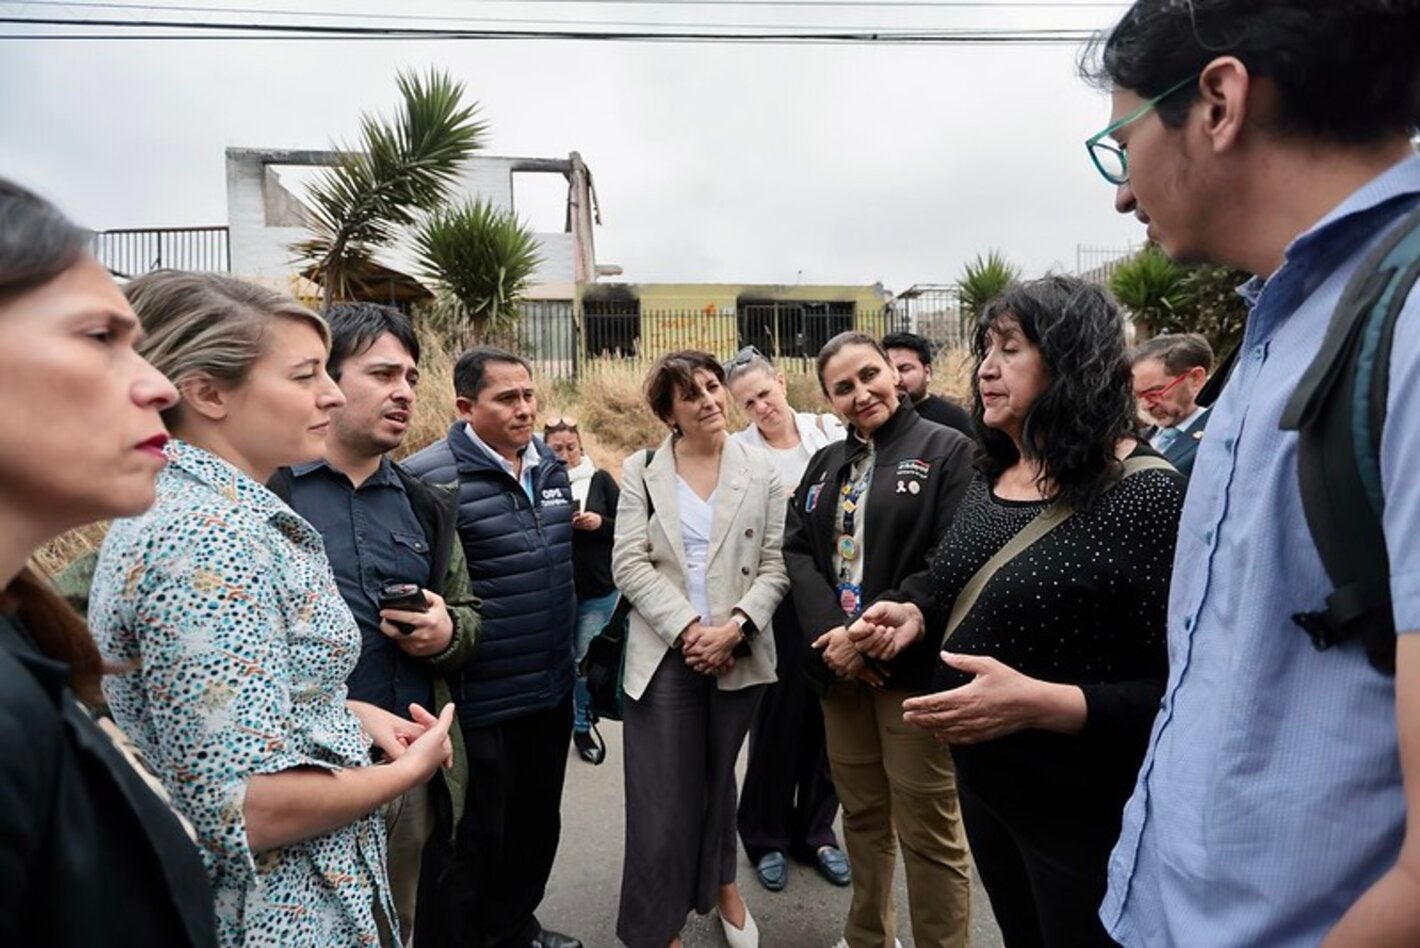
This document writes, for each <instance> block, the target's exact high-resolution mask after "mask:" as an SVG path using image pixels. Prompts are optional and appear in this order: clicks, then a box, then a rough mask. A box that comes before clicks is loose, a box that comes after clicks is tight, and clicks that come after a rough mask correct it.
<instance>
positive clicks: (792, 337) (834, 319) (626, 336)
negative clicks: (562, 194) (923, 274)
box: [579, 283, 891, 358]
mask: <svg viewBox="0 0 1420 948" xmlns="http://www.w3.org/2000/svg"><path fill="white" fill-rule="evenodd" d="M580 290H581V292H580V294H579V295H580V304H581V305H580V307H579V308H580V310H581V313H582V320H583V326H582V338H583V340H584V341H585V346H586V353H587V354H588V355H593V356H595V355H597V354H600V353H608V352H620V353H623V354H640V355H648V354H654V353H662V352H668V351H671V350H674V349H689V348H694V349H705V350H708V351H710V352H713V353H716V354H717V355H721V356H724V355H728V354H729V353H732V352H734V351H735V350H736V349H738V348H739V347H740V346H742V345H753V346H755V347H757V348H759V349H760V350H761V351H762V352H765V353H767V354H770V355H774V356H778V357H788V358H811V357H812V356H813V355H814V354H816V353H817V352H818V350H819V348H820V347H822V345H823V344H824V343H825V342H827V341H828V340H829V339H831V338H832V337H833V336H835V335H837V334H838V333H840V332H843V331H845V330H848V329H858V330H861V331H863V332H868V333H871V334H873V335H881V334H882V333H883V332H884V331H885V330H886V322H887V307H888V303H889V301H890V299H891V295H890V294H889V293H888V292H887V291H886V290H884V289H883V288H882V286H881V284H878V285H873V286H822V285H816V286H805V285H795V286H784V285H773V284H737V283H639V284H637V283H621V284H590V285H584V286H582V287H581V288H580Z"/></svg>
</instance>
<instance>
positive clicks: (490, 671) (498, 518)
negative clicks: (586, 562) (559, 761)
mask: <svg viewBox="0 0 1420 948" xmlns="http://www.w3.org/2000/svg"><path fill="white" fill-rule="evenodd" d="M530 450H535V451H537V452H538V457H539V459H540V460H539V463H538V465H537V467H536V468H534V472H533V496H534V497H535V498H536V503H529V502H528V495H527V494H526V493H525V492H524V491H523V488H522V486H521V485H520V484H518V482H517V481H516V480H514V479H513V477H512V475H510V474H509V473H508V472H507V471H506V470H504V469H503V468H502V467H501V466H500V465H498V464H497V463H496V462H495V461H494V460H493V459H492V458H491V457H489V456H488V455H487V453H485V452H484V451H483V449H482V448H480V447H479V446H478V445H476V444H474V443H473V441H472V440H471V439H470V438H469V436H468V434H467V433H466V432H465V431H464V422H461V421H460V422H456V423H455V424H454V426H453V427H452V428H450V429H449V434H448V436H447V437H445V438H444V439H443V440H442V441H436V442H434V443H433V444H431V445H429V446H428V447H427V448H425V449H424V450H422V451H420V452H419V453H418V454H415V455H414V456H412V457H410V458H409V459H407V460H406V461H405V462H404V466H405V469H406V470H408V471H410V472H412V473H413V474H414V475H415V476H417V477H419V478H420V479H422V480H425V481H428V482H429V483H433V484H441V483H443V484H446V483H448V482H450V481H453V480H457V481H458V485H459V537H460V538H461V539H462V540H463V547H464V552H465V553H467V554H468V573H469V578H470V579H471V580H472V583H473V593H474V595H476V596H478V597H479V598H480V599H482V600H483V638H482V641H481V642H480V643H479V646H478V655H477V657H476V658H475V659H474V660H473V662H472V663H470V664H469V665H468V667H467V668H465V669H464V671H463V672H462V673H460V674H457V675H455V676H454V677H453V678H452V679H451V680H450V682H449V684H450V686H451V688H452V690H453V695H454V701H455V702H456V703H457V704H458V708H459V721H460V723H462V724H463V725H464V726H466V727H479V726H483V725H488V724H494V723H497V722H498V721H505V720H508V719H510V718H516V717H519V716H521V715H525V714H530V713H532V712H534V711H543V710H546V709H548V708H552V707H556V706H557V705H558V704H559V703H560V702H561V701H562V700H563V699H565V698H566V697H567V694H568V692H569V691H571V689H572V626H573V624H574V622H575V620H576V594H575V592H574V590H573V586H572V484H571V481H570V480H569V479H568V477H567V468H566V466H565V465H564V464H563V463H562V462H561V461H560V460H558V458H557V455H555V454H553V453H552V450H551V449H550V448H548V447H547V445H545V444H543V443H542V440H541V439H539V438H534V439H533V443H532V445H531V447H530Z"/></svg>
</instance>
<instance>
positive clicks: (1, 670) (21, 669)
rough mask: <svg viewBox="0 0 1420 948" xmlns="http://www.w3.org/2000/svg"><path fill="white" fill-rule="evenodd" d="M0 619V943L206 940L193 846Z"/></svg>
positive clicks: (209, 940)
mask: <svg viewBox="0 0 1420 948" xmlns="http://www.w3.org/2000/svg"><path fill="white" fill-rule="evenodd" d="M67 677H68V670H67V668H66V666H64V665H63V664H61V663H59V662H55V661H52V660H50V659H48V658H45V657H44V656H43V655H41V654H39V652H38V651H37V650H36V649H35V647H34V645H33V643H32V642H31V641H30V639H29V637H28V636H27V635H26V634H25V632H24V631H23V629H22V628H21V627H20V626H19V625H18V624H17V623H15V622H14V620H11V619H9V618H7V617H5V616H0V945H16V946H18V945H36V946H39V945H43V946H46V948H48V946H68V945H75V946H88V945H113V944H125V945H202V946H206V945H215V944H216V943H217V937H216V934H215V924H216V923H215V921H214V918H213V911H212V890H211V888H210V887H209V885H208V882H207V871H206V869H204V868H203V864H202V857H201V855H199V853H198V850H197V847H196V845H195V844H193V842H192V841H191V840H190V839H189V838H188V836H187V834H186V833H185V832H184V831H183V828H182V825H181V824H180V823H179V822H178V821H177V819H176V817H174V816H173V814H172V811H170V810H169V809H168V807H167V805H166V804H165V803H163V801H162V800H160V799H158V797H157V796H155V795H154V794H153V792H152V791H151V790H149V789H148V786H147V785H146V784H145V783H144V782H143V780H142V779H141V778H140V777H139V776H138V774H137V773H135V772H134V770H133V768H132V767H131V766H130V765H129V763H128V761H127V760H125V759H124V757H123V755H122V754H121V753H119V751H118V749H117V748H116V747H114V745H113V742H112V741H111V740H110V739H109V738H108V736H107V735H105V734H104V733H103V732H102V731H100V730H99V728H98V726H97V725H96V724H95V723H94V721H93V719H92V718H90V717H89V715H88V713H87V712H85V711H84V709H83V708H82V707H81V706H80V705H79V703H78V701H76V700H75V698H74V696H73V694H72V693H71V692H70V691H69V688H68V686H67V685H66V684H65V682H66V681H67Z"/></svg>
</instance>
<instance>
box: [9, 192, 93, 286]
mask: <svg viewBox="0 0 1420 948" xmlns="http://www.w3.org/2000/svg"><path fill="white" fill-rule="evenodd" d="M88 246H89V232H88V231H87V230H84V229H83V228H82V227H78V226H76V225H75V224H73V223H71V222H70V221H69V219H68V218H67V217H65V216H64V215H63V214H62V213H60V211H59V209H58V208H57V207H55V206H54V205H53V204H50V203H49V202H48V201H46V200H45V199H44V198H42V197H40V196H39V195H37V194H34V193H33V192H31V191H28V190H26V189H25V188H22V187H20V186H19V185H18V184H16V183H14V182H13V181H10V180H8V179H6V178H0V300H4V299H9V298H10V297H12V296H19V295H20V294H21V293H24V292H27V291H29V290H32V289H35V288H36V287H40V286H43V285H44V284H46V283H48V282H49V281H50V280H52V279H54V278H55V277H57V276H59V274H61V273H63V272H64V271H65V270H68V269H69V268H70V267H72V266H73V265H74V264H76V263H78V262H79V260H80V259H81V258H82V257H83V256H84V254H85V253H86V252H87V251H88Z"/></svg>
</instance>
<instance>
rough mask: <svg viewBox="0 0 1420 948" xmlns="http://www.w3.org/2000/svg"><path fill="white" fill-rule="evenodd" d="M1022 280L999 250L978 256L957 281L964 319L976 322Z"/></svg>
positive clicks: (964, 269) (1019, 273)
mask: <svg viewBox="0 0 1420 948" xmlns="http://www.w3.org/2000/svg"><path fill="white" fill-rule="evenodd" d="M1020 278H1021V270H1020V268H1019V267H1017V266H1016V265H1015V264H1013V263H1011V262H1010V261H1009V260H1007V259H1006V255H1005V254H1003V253H1002V252H1001V251H999V250H989V251H987V253H986V256H984V257H983V256H982V255H981V254H977V255H976V256H975V257H974V258H973V259H972V260H971V262H970V263H968V264H967V265H966V266H965V267H963V268H962V273H961V276H960V277H959V278H958V279H957V286H958V291H959V293H960V299H961V310H962V317H963V318H964V319H970V320H975V319H976V317H977V316H978V315H980V314H981V311H982V310H984V309H985V308H986V306H987V304H988V303H990V302H991V301H992V300H993V299H995V298H996V297H998V296H1000V295H1001V293H1002V292H1003V291H1004V290H1005V289H1006V287H1008V286H1010V285H1011V284H1012V283H1015V282H1016V281H1017V280H1019V279H1020Z"/></svg>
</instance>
